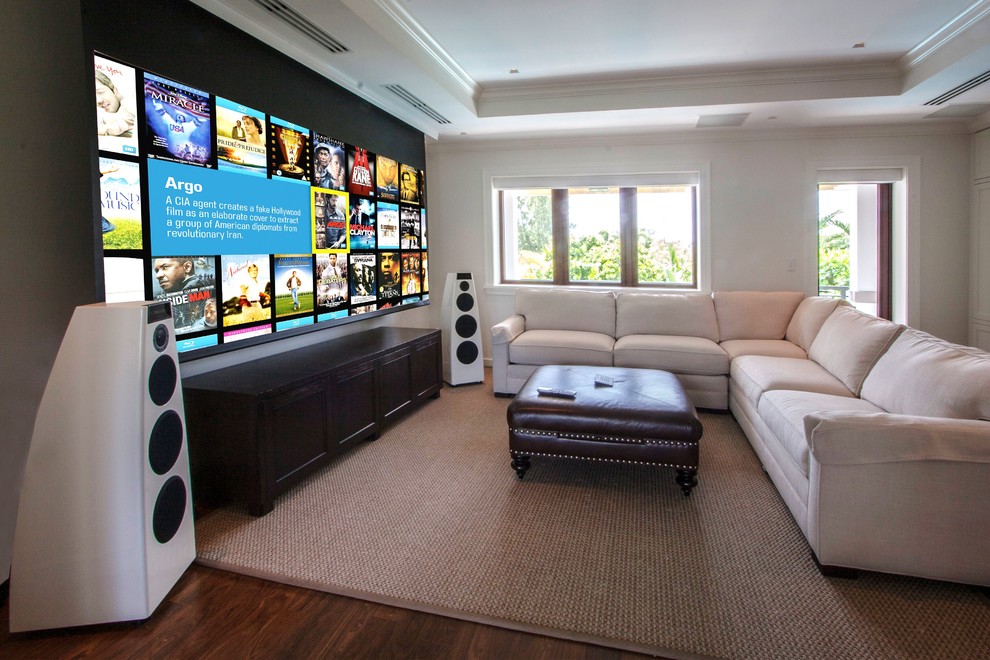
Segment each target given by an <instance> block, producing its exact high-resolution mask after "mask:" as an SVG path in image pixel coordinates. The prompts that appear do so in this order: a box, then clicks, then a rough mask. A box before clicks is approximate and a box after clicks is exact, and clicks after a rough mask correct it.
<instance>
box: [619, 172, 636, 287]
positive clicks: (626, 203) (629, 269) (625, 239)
mask: <svg viewBox="0 0 990 660" xmlns="http://www.w3.org/2000/svg"><path fill="white" fill-rule="evenodd" d="M636 234H637V222H636V189H635V188H619V251H620V254H621V259H622V261H621V264H620V267H621V268H620V272H621V273H622V275H621V281H620V284H621V285H622V286H637V285H638V284H639V276H638V273H637V255H636V249H637V246H638V241H637V237H636Z"/></svg>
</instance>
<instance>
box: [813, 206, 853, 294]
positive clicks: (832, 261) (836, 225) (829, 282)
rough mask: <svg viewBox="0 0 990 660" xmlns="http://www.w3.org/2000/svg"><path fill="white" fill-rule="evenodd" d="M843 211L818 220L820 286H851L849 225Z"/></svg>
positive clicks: (834, 212)
mask: <svg viewBox="0 0 990 660" xmlns="http://www.w3.org/2000/svg"><path fill="white" fill-rule="evenodd" d="M840 213H842V211H841V210H838V211H833V212H832V213H829V214H828V215H825V216H822V217H821V218H820V219H819V220H818V286H819V287H824V286H846V287H847V286H849V238H850V228H849V224H848V223H845V222H842V221H840V220H839V219H838V215H839V214H840Z"/></svg>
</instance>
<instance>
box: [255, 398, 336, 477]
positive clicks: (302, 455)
mask: <svg viewBox="0 0 990 660" xmlns="http://www.w3.org/2000/svg"><path fill="white" fill-rule="evenodd" d="M326 396H327V391H326V384H325V382H324V381H320V382H318V383H314V384H311V385H308V386H306V387H303V388H300V389H299V390H297V391H294V392H291V393H289V394H285V395H283V396H280V397H278V398H276V399H273V400H272V402H271V403H270V404H269V411H270V414H269V415H268V419H269V425H270V426H269V428H268V433H269V437H270V438H271V467H272V474H273V475H274V481H275V484H276V490H278V486H279V482H281V481H282V480H284V479H285V478H286V477H288V476H290V475H292V474H294V473H295V472H297V471H298V470H300V469H301V468H303V467H306V466H307V465H310V464H312V463H314V462H315V461H319V459H326V458H327V457H328V454H329V439H330V433H329V431H330V422H331V419H332V418H331V413H330V410H329V408H328V407H327V401H326ZM313 467H315V465H314V466H313Z"/></svg>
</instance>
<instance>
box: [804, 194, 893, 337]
mask: <svg viewBox="0 0 990 660" xmlns="http://www.w3.org/2000/svg"><path fill="white" fill-rule="evenodd" d="M893 187H894V186H893V184H892V183H821V184H819V185H818V293H819V295H821V296H830V297H834V298H840V299H842V300H847V301H849V302H850V303H852V304H853V305H854V306H855V307H857V308H858V309H860V310H862V311H864V312H866V313H868V314H872V315H874V316H878V317H880V318H884V319H888V320H889V319H891V318H892V314H893V290H892V274H893V264H892V254H893V237H892V227H893V208H892V206H893V205H892V198H893Z"/></svg>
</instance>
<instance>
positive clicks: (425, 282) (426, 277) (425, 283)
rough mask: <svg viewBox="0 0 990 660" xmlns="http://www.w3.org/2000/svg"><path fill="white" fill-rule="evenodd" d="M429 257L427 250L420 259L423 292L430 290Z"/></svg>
mask: <svg viewBox="0 0 990 660" xmlns="http://www.w3.org/2000/svg"><path fill="white" fill-rule="evenodd" d="M427 262H429V258H428V256H427V254H426V252H423V254H422V258H421V259H420V264H419V265H420V271H421V272H422V291H423V293H429V292H430V266H429V264H428V263H427Z"/></svg>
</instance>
